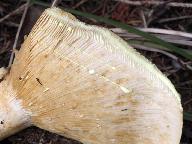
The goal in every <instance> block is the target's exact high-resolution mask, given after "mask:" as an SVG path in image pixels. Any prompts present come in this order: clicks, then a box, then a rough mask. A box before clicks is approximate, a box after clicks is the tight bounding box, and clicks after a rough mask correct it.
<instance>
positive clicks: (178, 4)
mask: <svg viewBox="0 0 192 144" xmlns="http://www.w3.org/2000/svg"><path fill="white" fill-rule="evenodd" d="M115 1H120V2H124V3H127V4H130V5H135V6H141V5H163V4H165V5H167V6H171V7H185V8H192V3H181V2H163V1H150V0H143V1H142V0H141V1H139V0H137V1H132V0H115Z"/></svg>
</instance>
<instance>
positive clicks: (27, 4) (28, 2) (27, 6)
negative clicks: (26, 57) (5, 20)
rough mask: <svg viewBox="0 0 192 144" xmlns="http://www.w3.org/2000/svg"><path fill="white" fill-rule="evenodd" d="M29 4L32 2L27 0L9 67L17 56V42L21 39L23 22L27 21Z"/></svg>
mask: <svg viewBox="0 0 192 144" xmlns="http://www.w3.org/2000/svg"><path fill="white" fill-rule="evenodd" d="M29 4H30V0H27V3H26V5H25V10H24V12H23V15H22V18H21V21H20V24H19V27H18V30H17V34H16V36H15V41H14V44H13V49H12V53H11V57H10V60H9V65H8V67H11V65H12V63H13V59H14V55H15V51H16V47H17V41H18V39H19V34H20V31H21V28H22V25H23V22H24V20H25V17H26V14H27V10H28V8H29Z"/></svg>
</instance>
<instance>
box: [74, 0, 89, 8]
mask: <svg viewBox="0 0 192 144" xmlns="http://www.w3.org/2000/svg"><path fill="white" fill-rule="evenodd" d="M87 1H88V0H81V1H80V2H78V3H77V4H76V5H75V6H73V9H75V8H77V7H79V6H80V5H82V4H84V3H85V2H87Z"/></svg>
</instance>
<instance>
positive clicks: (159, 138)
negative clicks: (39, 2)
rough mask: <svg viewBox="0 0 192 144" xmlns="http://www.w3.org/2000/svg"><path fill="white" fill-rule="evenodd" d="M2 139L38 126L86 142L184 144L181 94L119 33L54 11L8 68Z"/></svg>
mask: <svg viewBox="0 0 192 144" xmlns="http://www.w3.org/2000/svg"><path fill="white" fill-rule="evenodd" d="M0 77H1V78H0V79H1V82H0V139H3V138H6V137H8V136H10V135H12V134H14V133H16V132H18V131H20V130H22V129H24V128H27V127H29V126H32V125H34V126H37V127H39V128H42V129H45V130H48V131H50V132H53V133H57V134H59V135H63V136H66V137H69V138H73V139H76V140H79V141H81V142H83V143H86V144H88V143H89V144H113V143H114V144H158V143H160V144H179V141H180V138H181V132H182V117H183V116H182V107H181V102H180V96H179V94H178V93H177V91H176V90H175V88H174V86H173V85H172V83H171V82H170V81H169V80H168V79H167V78H166V77H165V76H164V75H163V74H162V73H161V72H160V71H159V70H158V69H157V68H156V66H155V65H154V64H151V62H150V61H148V60H147V59H146V58H145V57H143V56H142V55H140V54H139V53H138V52H136V51H135V50H134V49H133V48H132V47H130V46H129V45H128V44H127V43H126V42H125V41H124V40H122V39H121V38H120V37H118V36H117V35H115V34H113V33H112V32H111V31H109V30H107V29H105V28H101V27H97V26H90V25H86V24H85V23H83V22H80V21H79V20H77V19H76V18H75V17H74V16H73V15H71V14H70V13H67V12H64V11H62V10H61V9H59V8H49V9H46V10H45V11H44V12H43V14H42V15H41V16H40V18H39V19H38V21H37V22H36V24H35V26H34V27H33V29H32V30H31V32H30V34H29V35H28V37H27V38H26V39H25V41H24V43H23V44H22V46H21V49H20V51H19V52H18V53H17V54H16V58H15V60H14V62H13V65H12V67H11V70H10V71H9V72H7V73H6V70H5V69H3V68H1V69H0Z"/></svg>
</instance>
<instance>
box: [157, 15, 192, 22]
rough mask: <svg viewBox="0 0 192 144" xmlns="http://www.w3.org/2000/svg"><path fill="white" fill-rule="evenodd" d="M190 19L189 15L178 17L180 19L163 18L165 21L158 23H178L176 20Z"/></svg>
mask: <svg viewBox="0 0 192 144" xmlns="http://www.w3.org/2000/svg"><path fill="white" fill-rule="evenodd" d="M191 18H192V16H191V15H188V16H180V17H173V18H165V19H161V20H159V21H158V23H166V22H170V21H178V20H183V19H191Z"/></svg>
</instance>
